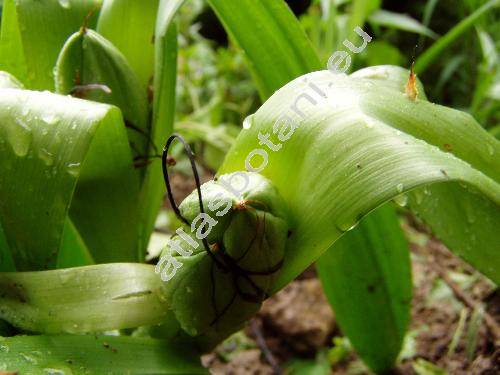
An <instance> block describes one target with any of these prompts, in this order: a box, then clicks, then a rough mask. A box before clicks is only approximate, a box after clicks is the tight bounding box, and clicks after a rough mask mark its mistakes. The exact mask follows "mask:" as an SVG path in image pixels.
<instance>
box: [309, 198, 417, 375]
mask: <svg viewBox="0 0 500 375" xmlns="http://www.w3.org/2000/svg"><path fill="white" fill-rule="evenodd" d="M397 226H399V221H398V217H397V215H396V214H395V212H394V210H393V209H392V207H391V206H390V205H387V204H386V205H384V206H383V207H381V208H379V209H377V210H376V211H374V212H372V213H370V214H369V215H368V216H366V217H364V218H363V219H362V220H361V222H360V224H359V227H358V228H360V229H362V230H353V231H350V232H348V233H346V234H345V235H344V236H342V237H341V238H340V239H339V240H338V241H337V242H335V245H334V246H333V247H332V248H331V249H330V250H328V251H327V252H326V253H325V254H324V255H323V256H322V257H321V258H319V260H318V262H317V263H316V264H317V270H318V274H319V277H320V279H321V282H322V284H323V290H324V291H325V294H326V296H327V298H328V301H329V302H330V304H331V305H332V307H333V309H334V311H335V319H336V320H337V322H338V323H339V325H340V328H341V329H342V332H343V333H344V334H345V335H346V336H348V337H349V340H350V341H351V342H352V344H353V346H354V347H355V348H356V351H357V352H358V354H359V355H360V356H361V358H362V359H363V360H364V361H365V362H366V364H368V365H369V366H370V368H371V369H372V370H374V371H375V372H384V371H387V370H390V369H391V368H392V366H393V364H394V362H395V361H396V358H397V357H398V354H399V351H400V349H401V345H402V343H403V339H404V337H405V333H406V328H407V325H408V321H409V318H410V314H409V312H410V306H411V299H412V298H411V297H412V289H411V288H412V285H411V283H408V282H407V280H411V265H410V252H409V249H408V244H407V242H406V239H405V237H404V235H403V233H402V232H401V231H400V230H396V231H394V230H393V227H397ZM395 270H397V271H396V272H395ZM346 275H347V276H348V277H346Z"/></svg>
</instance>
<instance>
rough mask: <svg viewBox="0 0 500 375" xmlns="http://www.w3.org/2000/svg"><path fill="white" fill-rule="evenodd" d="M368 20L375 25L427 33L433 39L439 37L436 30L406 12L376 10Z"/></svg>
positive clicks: (422, 33)
mask: <svg viewBox="0 0 500 375" xmlns="http://www.w3.org/2000/svg"><path fill="white" fill-rule="evenodd" d="M368 20H369V21H370V22H371V23H372V24H374V25H379V26H386V27H391V28H394V29H398V30H404V31H410V32H412V33H415V34H421V35H425V36H428V37H430V38H433V39H436V38H437V37H438V35H437V34H436V33H435V32H434V31H432V30H431V29H429V28H428V27H426V26H424V25H422V24H421V23H420V22H418V21H417V20H416V19H414V18H412V17H410V16H408V15H406V14H400V13H394V12H389V11H387V10H383V9H379V10H377V11H376V12H374V13H372V14H371V15H370V17H369V18H368Z"/></svg>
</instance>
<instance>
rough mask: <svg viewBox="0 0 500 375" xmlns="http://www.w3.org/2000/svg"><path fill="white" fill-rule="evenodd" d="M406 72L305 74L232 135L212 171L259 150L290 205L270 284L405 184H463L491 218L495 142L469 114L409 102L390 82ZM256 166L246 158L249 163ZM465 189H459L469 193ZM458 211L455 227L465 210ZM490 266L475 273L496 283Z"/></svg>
mask: <svg viewBox="0 0 500 375" xmlns="http://www.w3.org/2000/svg"><path fill="white" fill-rule="evenodd" d="M406 77H408V72H407V71H406V70H404V69H401V68H397V67H372V68H367V69H363V70H361V71H359V72H356V73H354V74H352V75H351V76H343V75H334V74H331V73H330V72H328V71H321V72H315V73H311V74H309V75H307V76H305V77H301V78H299V79H296V80H294V81H292V82H291V83H289V84H288V85H286V86H285V87H283V88H282V89H280V90H279V91H278V92H276V93H275V94H274V95H273V96H272V97H271V98H270V99H269V100H268V101H267V102H266V103H264V105H263V106H262V107H261V108H260V109H259V110H258V111H257V112H256V113H255V114H254V115H253V118H252V120H251V121H250V122H249V125H250V127H249V128H248V129H243V130H242V131H241V133H240V135H239V136H238V138H237V140H236V143H235V145H234V146H233V148H232V150H231V151H230V152H229V153H228V155H227V157H226V161H225V163H224V165H223V167H222V168H221V169H220V171H219V173H227V172H232V171H237V170H245V169H246V166H245V160H246V159H247V155H249V153H250V152H251V151H253V150H255V149H259V148H262V149H264V150H265V151H266V152H267V155H268V162H267V164H266V163H265V162H264V166H265V168H264V169H263V170H262V171H261V172H260V173H262V174H263V175H264V176H266V177H268V178H269V179H271V180H272V181H273V182H274V184H275V186H276V187H277V188H278V190H279V192H280V193H281V195H282V196H283V198H284V199H285V200H286V201H287V203H288V205H289V209H290V215H291V226H292V235H291V236H290V238H289V239H288V243H287V254H286V256H285V263H284V266H283V269H282V271H281V274H280V277H279V281H278V283H277V285H276V287H275V289H276V290H278V289H279V288H280V287H282V286H284V285H285V284H286V283H287V282H289V281H290V280H292V279H293V278H294V277H295V276H297V275H298V274H299V273H300V272H301V271H302V270H303V269H304V268H305V267H306V266H307V265H309V264H310V263H311V262H313V261H314V260H316V259H317V258H318V257H319V256H320V255H321V254H322V253H323V252H324V251H326V250H327V249H328V248H329V247H330V246H331V245H332V244H333V243H334V241H335V240H336V239H338V238H339V237H340V235H342V234H343V233H344V232H345V231H348V230H349V229H351V228H352V227H353V226H354V225H355V224H356V223H357V222H358V221H359V220H360V219H361V218H362V217H363V216H364V215H366V214H368V213H369V212H370V211H371V210H373V209H375V208H376V207H378V206H379V205H381V204H382V203H384V202H386V201H387V200H389V199H392V198H394V197H396V196H398V195H400V194H402V193H404V192H406V191H409V190H412V189H416V188H420V187H423V186H425V185H429V184H435V183H441V182H448V183H461V184H464V186H468V188H469V189H471V190H474V191H478V192H480V193H482V194H483V195H484V196H485V198H487V199H486V200H485V203H484V205H482V206H479V207H475V208H474V209H475V210H476V212H475V214H476V215H475V217H477V220H481V221H483V222H485V221H488V220H490V221H491V222H492V223H498V222H499V221H500V214H499V208H498V205H499V204H500V185H499V182H498V181H499V180H500V172H499V171H500V158H498V153H499V152H500V142H498V141H497V140H496V139H494V138H493V137H492V136H491V135H490V134H488V133H487V132H486V131H485V130H484V129H483V128H482V127H481V126H480V125H479V124H478V123H477V122H476V121H474V119H473V118H472V117H471V116H470V115H467V114H465V113H463V112H460V111H456V110H453V109H449V108H446V107H442V106H439V105H436V104H432V103H429V102H428V101H426V100H425V99H424V98H420V99H416V100H415V101H413V100H411V99H409V98H408V97H407V96H406V95H404V94H403V89H404V88H403V86H399V83H400V82H404V81H405V80H406ZM306 78H307V81H306V80H305V79H306ZM311 84H315V85H316V87H317V89H318V90H319V91H315V90H314V89H313V88H312V87H311ZM398 86H399V88H398ZM321 91H322V92H323V93H324V95H322V94H321ZM306 95H309V97H307V96H306ZM285 115H288V116H290V118H289V119H288V118H286V117H284V116H285ZM287 121H288V122H287ZM276 123H277V124H276ZM287 123H288V128H287ZM275 124H276V126H275ZM296 124H297V125H299V126H298V127H297V128H295V125H296ZM291 125H294V127H293V129H294V132H293V133H291V131H290V129H291V128H290V127H291ZM273 127H274V128H275V130H273ZM280 128H283V129H281V130H282V140H281V141H280V140H279V139H277V135H276V133H277V131H276V130H278V131H279V130H280ZM259 132H260V133H262V134H269V135H270V140H271V141H272V142H273V143H274V144H275V145H277V147H279V144H282V148H281V149H280V150H279V151H276V152H273V151H270V150H269V148H268V147H267V146H264V145H259V139H258V133H259ZM287 133H288V134H287ZM286 135H289V140H287V141H286V142H284V139H285V138H284V136H286ZM449 145H451V150H450V147H449ZM261 162H262V158H258V157H256V158H254V159H252V160H251V163H252V165H253V166H254V167H259V166H260V164H261ZM471 190H465V194H474V193H473V192H472V191H471ZM423 199H425V197H424V198H423ZM486 206H487V207H488V209H487V210H485V209H484V208H485V207H486ZM458 215H460V216H461V222H462V223H464V220H466V214H465V213H464V212H461V213H458ZM497 228H498V225H497ZM433 229H434V230H435V231H436V233H437V234H438V235H442V233H440V232H439V228H437V227H436V228H433ZM466 229H467V227H465V228H456V230H457V231H458V230H464V231H465V230H466ZM477 235H482V233H478V234H477ZM499 236H500V234H499V233H498V231H497V230H494V231H491V232H489V233H488V236H487V238H484V239H483V241H484V243H485V244H487V249H484V248H475V247H473V246H472V242H470V241H468V243H467V245H464V247H465V246H466V249H465V250H464V252H465V254H463V256H464V258H465V259H466V260H468V261H469V262H471V261H473V260H477V259H479V258H481V257H483V256H484V254H485V253H488V254H490V253H491V252H492V251H493V249H495V248H497V244H498V243H499V242H500V237H499ZM452 250H454V249H452ZM498 269H500V257H498V255H497V256H494V257H493V258H491V259H490V264H489V266H488V267H486V268H480V271H481V272H483V273H485V274H486V275H488V276H489V277H491V278H492V279H493V280H494V281H497V282H498V281H499V280H500V275H499V273H498Z"/></svg>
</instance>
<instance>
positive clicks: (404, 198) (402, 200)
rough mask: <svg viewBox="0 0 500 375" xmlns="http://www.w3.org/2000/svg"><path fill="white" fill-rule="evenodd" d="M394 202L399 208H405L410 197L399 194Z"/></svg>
mask: <svg viewBox="0 0 500 375" xmlns="http://www.w3.org/2000/svg"><path fill="white" fill-rule="evenodd" d="M393 200H394V202H396V204H397V205H398V206H401V207H405V206H406V205H407V204H408V195H406V194H399V195H397V196H395V197H394V199H393Z"/></svg>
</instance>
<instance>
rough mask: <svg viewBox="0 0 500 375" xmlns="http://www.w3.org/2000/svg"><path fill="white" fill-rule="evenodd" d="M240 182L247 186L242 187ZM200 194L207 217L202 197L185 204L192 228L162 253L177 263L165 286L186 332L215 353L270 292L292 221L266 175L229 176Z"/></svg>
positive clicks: (183, 211) (209, 184) (191, 197)
mask: <svg viewBox="0 0 500 375" xmlns="http://www.w3.org/2000/svg"><path fill="white" fill-rule="evenodd" d="M235 179H240V180H241V181H240V182H242V183H243V184H241V183H240V186H239V188H235V187H234V186H232V181H233V182H234V181H235ZM242 185H243V186H242ZM201 193H202V196H203V205H204V208H205V213H203V212H201V210H200V204H199V200H198V195H197V192H196V191H195V192H193V193H192V194H191V195H189V196H188V197H187V198H186V199H185V200H184V201H183V202H182V203H181V205H180V206H179V209H180V212H181V214H182V216H183V217H184V218H185V219H186V221H187V224H186V225H184V226H183V227H182V231H183V233H181V235H179V234H177V235H175V236H174V237H173V238H172V239H171V241H170V243H169V244H168V245H167V247H166V248H165V250H164V252H163V254H162V259H166V258H170V259H171V260H172V261H173V262H177V263H176V266H177V268H176V273H175V275H174V276H173V277H171V278H170V279H169V280H168V281H167V282H165V283H164V284H163V285H164V286H163V288H164V292H165V295H166V296H167V299H168V302H169V305H170V306H172V309H173V311H174V313H175V315H176V318H177V319H178V321H179V323H180V324H181V327H182V328H183V329H184V330H185V331H186V332H187V333H188V334H189V335H191V336H199V337H200V339H201V342H202V343H203V344H204V346H205V347H207V346H208V347H209V346H210V345H212V344H213V343H216V342H218V341H219V340H220V339H221V338H224V337H225V336H227V335H229V334H231V333H232V332H235V331H236V330H238V329H240V328H241V326H242V325H243V323H244V322H245V321H246V320H247V319H249V318H250V317H251V316H252V315H253V314H255V313H256V312H257V311H258V309H259V307H260V305H261V303H262V301H263V300H264V299H265V298H266V297H267V296H268V294H269V293H270V291H271V288H272V286H273V282H274V280H275V278H276V275H277V274H278V272H279V270H280V268H281V265H282V263H283V258H284V254H285V242H286V238H287V233H288V223H287V219H286V208H285V203H284V201H283V199H282V197H281V196H280V195H279V193H278V191H277V190H276V188H275V187H274V186H273V185H272V184H271V182H270V181H269V180H267V179H266V178H264V177H262V176H261V175H259V174H256V173H246V172H236V173H234V174H229V175H223V176H220V178H219V179H218V180H217V181H210V182H207V183H205V184H204V185H202V186H201ZM177 233H180V231H179V230H178V231H177ZM186 236H189V238H187V237H186ZM204 239H205V240H206V244H208V248H209V250H210V252H209V251H208V250H207V248H206V247H205V246H204V244H203V240H204ZM192 245H195V246H192ZM170 265H171V264H170Z"/></svg>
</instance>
